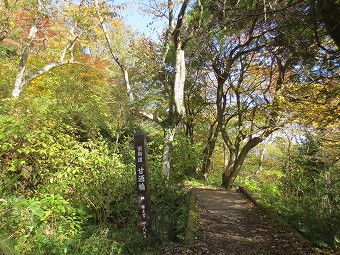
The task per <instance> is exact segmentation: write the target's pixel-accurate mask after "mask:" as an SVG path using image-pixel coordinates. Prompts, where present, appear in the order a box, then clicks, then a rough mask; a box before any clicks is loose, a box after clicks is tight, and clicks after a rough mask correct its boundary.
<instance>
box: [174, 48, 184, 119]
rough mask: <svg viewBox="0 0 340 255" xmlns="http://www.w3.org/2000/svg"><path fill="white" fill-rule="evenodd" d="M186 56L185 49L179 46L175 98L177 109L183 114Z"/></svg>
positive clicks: (177, 50)
mask: <svg viewBox="0 0 340 255" xmlns="http://www.w3.org/2000/svg"><path fill="white" fill-rule="evenodd" d="M185 72H186V71H185V56H184V50H182V49H181V48H180V46H179V47H178V49H176V66H175V84H174V99H175V105H176V111H177V112H178V114H180V115H181V116H184V115H185V107H184V84H185Z"/></svg>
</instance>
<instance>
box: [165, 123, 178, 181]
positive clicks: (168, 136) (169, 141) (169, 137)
mask: <svg viewBox="0 0 340 255" xmlns="http://www.w3.org/2000/svg"><path fill="white" fill-rule="evenodd" d="M175 132H176V127H175V126H171V127H165V128H164V148H163V160H162V166H163V175H164V176H165V177H166V178H168V179H169V177H170V171H171V170H170V166H171V153H172V147H173V141H174V137H175Z"/></svg>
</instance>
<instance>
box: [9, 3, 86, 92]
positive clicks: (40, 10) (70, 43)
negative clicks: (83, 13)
mask: <svg viewBox="0 0 340 255" xmlns="http://www.w3.org/2000/svg"><path fill="white" fill-rule="evenodd" d="M32 6H33V8H31V9H30V10H28V12H27V13H28V14H29V17H30V18H28V20H29V21H30V22H32V23H31V25H30V27H29V29H28V30H27V31H24V32H27V38H26V40H24V42H23V45H22V50H21V54H20V62H19V67H18V72H17V75H16V79H15V84H14V89H13V92H12V96H13V97H14V98H17V97H19V96H20V93H21V92H22V90H23V88H24V87H25V86H26V85H27V84H29V83H30V82H31V81H33V80H34V79H36V78H38V77H40V76H41V75H44V74H46V73H47V72H49V71H50V70H52V69H54V68H57V67H60V66H63V65H66V64H75V63H78V62H76V61H75V60H74V55H73V49H74V46H75V44H76V42H77V40H78V39H79V37H80V36H81V34H82V33H83V32H84V29H85V26H83V24H81V22H79V20H76V19H74V17H67V18H65V17H63V15H64V14H63V13H60V12H59V13H57V12H56V11H55V10H56V8H55V7H54V6H53V5H49V3H47V2H45V1H42V0H38V1H36V3H35V4H34V5H32ZM65 8H67V7H65V6H59V10H61V11H62V10H65ZM78 11H80V10H78ZM53 15H55V16H53ZM57 20H59V21H61V20H63V21H64V23H63V24H59V25H61V26H64V27H63V28H62V29H60V30H63V31H64V32H66V33H68V35H64V39H63V41H62V44H63V45H64V47H63V48H62V49H58V50H59V59H58V60H53V61H51V62H50V63H48V64H45V66H43V67H41V68H40V69H38V70H34V69H33V68H29V66H28V59H29V57H30V56H31V55H32V52H33V50H34V49H35V47H37V46H40V47H41V46H43V47H44V48H45V47H46V44H48V42H49V41H52V40H53V37H54V36H55V32H52V30H53V29H54V30H57V29H56V28H55V27H54V28H52V27H51V25H50V23H54V26H56V21H57ZM39 44H40V45H39ZM67 54H69V58H68V59H66V56H67ZM36 55H37V54H36Z"/></svg>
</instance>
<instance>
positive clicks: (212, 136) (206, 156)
mask: <svg viewBox="0 0 340 255" xmlns="http://www.w3.org/2000/svg"><path fill="white" fill-rule="evenodd" d="M215 124H216V123H214V124H211V125H210V133H209V138H208V142H207V144H206V146H205V147H204V150H203V160H202V167H201V173H202V175H203V176H204V179H205V180H207V179H208V174H209V170H210V166H211V161H212V156H213V153H214V150H215V146H216V141H217V136H218V131H219V130H218V126H216V127H215Z"/></svg>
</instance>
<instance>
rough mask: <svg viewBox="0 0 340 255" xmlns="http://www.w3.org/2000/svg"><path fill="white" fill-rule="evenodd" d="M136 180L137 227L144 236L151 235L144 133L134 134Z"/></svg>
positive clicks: (148, 236)
mask: <svg viewBox="0 0 340 255" xmlns="http://www.w3.org/2000/svg"><path fill="white" fill-rule="evenodd" d="M134 140H135V141H134V142H135V155H136V182H137V195H138V215H139V223H138V225H139V228H140V231H141V233H142V235H143V236H144V237H145V238H150V237H151V206H150V204H151V202H150V191H149V172H148V170H149V169H148V158H147V146H146V137H145V134H144V133H137V134H135V139H134Z"/></svg>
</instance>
